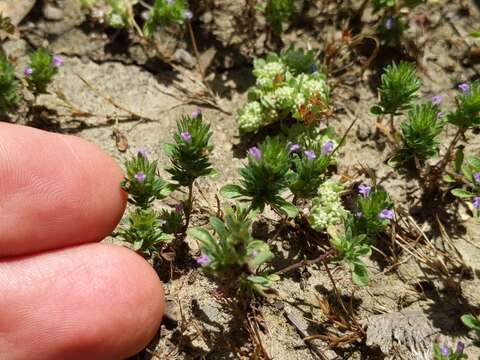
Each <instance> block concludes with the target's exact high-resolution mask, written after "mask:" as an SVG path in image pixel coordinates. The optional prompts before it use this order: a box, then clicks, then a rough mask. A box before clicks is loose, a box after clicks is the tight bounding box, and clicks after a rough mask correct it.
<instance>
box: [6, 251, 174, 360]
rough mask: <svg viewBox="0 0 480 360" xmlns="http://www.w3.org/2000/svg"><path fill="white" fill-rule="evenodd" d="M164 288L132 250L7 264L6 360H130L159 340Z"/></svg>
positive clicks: (46, 256)
mask: <svg viewBox="0 0 480 360" xmlns="http://www.w3.org/2000/svg"><path fill="white" fill-rule="evenodd" d="M163 309H164V295H163V290H162V286H161V283H160V280H159V279H158V277H157V275H156V273H155V272H154V271H153V269H152V268H151V267H150V266H149V265H148V263H147V262H145V261H144V260H143V259H142V258H140V257H139V256H138V255H136V254H135V253H133V252H131V251H130V250H127V249H124V248H121V247H116V246H113V245H105V244H87V245H81V246H77V247H72V248H66V249H61V250H54V251H51V252H46V253H42V254H38V255H33V256H26V257H22V258H10V259H8V260H6V261H4V262H2V263H0V359H5V360H23V359H25V360H27V359H36V360H43V359H45V360H47V359H48V360H57V359H69V360H75V359H99V360H101V359H124V358H126V357H128V356H131V355H134V354H135V353H137V352H139V351H140V350H141V349H143V348H144V347H145V346H146V345H147V344H148V342H149V340H150V339H151V338H152V337H153V336H154V335H155V333H156V331H157V329H158V327H159V325H160V321H161V317H162V315H163Z"/></svg>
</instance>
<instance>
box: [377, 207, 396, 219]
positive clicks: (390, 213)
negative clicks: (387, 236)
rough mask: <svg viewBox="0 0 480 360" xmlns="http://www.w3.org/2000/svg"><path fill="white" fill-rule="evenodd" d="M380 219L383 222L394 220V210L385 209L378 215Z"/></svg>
mask: <svg viewBox="0 0 480 360" xmlns="http://www.w3.org/2000/svg"><path fill="white" fill-rule="evenodd" d="M378 217H379V218H380V219H382V220H392V219H393V210H390V209H383V210H382V211H380V214H378Z"/></svg>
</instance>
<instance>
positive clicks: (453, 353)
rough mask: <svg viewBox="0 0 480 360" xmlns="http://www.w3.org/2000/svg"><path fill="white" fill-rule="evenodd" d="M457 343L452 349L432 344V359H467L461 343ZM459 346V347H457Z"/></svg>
mask: <svg viewBox="0 0 480 360" xmlns="http://www.w3.org/2000/svg"><path fill="white" fill-rule="evenodd" d="M460 344H461V343H459V345H457V349H456V350H453V349H451V348H449V347H447V346H445V345H443V346H440V345H438V344H434V345H433V359H434V360H464V359H468V356H467V354H464V353H463V344H462V345H460ZM459 346H461V347H459Z"/></svg>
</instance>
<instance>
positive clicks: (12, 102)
mask: <svg viewBox="0 0 480 360" xmlns="http://www.w3.org/2000/svg"><path fill="white" fill-rule="evenodd" d="M18 87H19V82H18V81H17V80H16V79H15V71H14V69H13V66H12V65H10V63H9V62H8V60H7V57H6V56H5V55H3V54H1V55H0V113H9V112H12V111H13V110H15V109H16V108H17V106H18V104H19V103H20V96H19V88H18Z"/></svg>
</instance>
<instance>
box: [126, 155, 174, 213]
mask: <svg viewBox="0 0 480 360" xmlns="http://www.w3.org/2000/svg"><path fill="white" fill-rule="evenodd" d="M125 167H126V169H127V173H126V176H125V179H124V181H123V182H122V184H121V185H122V188H123V189H124V190H125V191H126V192H127V193H128V195H129V197H128V201H129V202H130V203H132V204H134V205H135V206H138V207H140V208H143V209H146V208H148V207H149V206H150V205H151V203H152V202H153V201H154V200H155V199H164V198H165V197H167V196H168V195H169V194H170V192H171V191H172V186H171V185H170V184H169V183H168V182H166V181H164V180H162V179H161V178H160V177H159V176H158V175H157V161H150V160H148V159H147V157H146V156H144V155H142V154H141V153H139V154H137V156H135V157H134V158H133V159H130V160H127V161H126V162H125Z"/></svg>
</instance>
